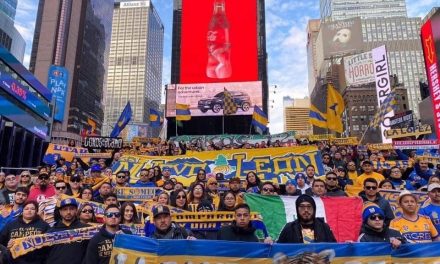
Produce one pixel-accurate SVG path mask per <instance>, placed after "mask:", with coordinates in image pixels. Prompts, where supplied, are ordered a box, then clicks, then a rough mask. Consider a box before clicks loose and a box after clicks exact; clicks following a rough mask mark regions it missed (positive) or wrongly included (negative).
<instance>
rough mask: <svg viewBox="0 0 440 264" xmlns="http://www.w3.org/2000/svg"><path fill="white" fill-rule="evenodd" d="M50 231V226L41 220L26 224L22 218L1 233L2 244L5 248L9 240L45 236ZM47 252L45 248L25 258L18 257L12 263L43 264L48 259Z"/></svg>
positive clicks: (11, 223)
mask: <svg viewBox="0 0 440 264" xmlns="http://www.w3.org/2000/svg"><path fill="white" fill-rule="evenodd" d="M48 229H49V224H47V223H46V222H44V221H43V220H41V219H39V218H38V219H35V220H34V221H32V222H30V223H28V224H26V223H25V222H24V221H23V219H22V218H17V219H16V220H14V221H12V222H10V223H8V224H7V225H6V226H5V228H4V229H3V230H2V232H1V233H0V243H1V244H2V245H4V246H7V245H8V242H9V240H11V239H16V238H22V237H27V236H32V235H39V234H44V233H46V232H47V230H48ZM46 253H47V250H46V249H45V248H42V249H38V250H35V251H32V252H30V253H28V254H26V255H24V256H21V257H18V258H16V259H14V260H12V261H11V263H14V264H42V263H44V259H45V258H46Z"/></svg>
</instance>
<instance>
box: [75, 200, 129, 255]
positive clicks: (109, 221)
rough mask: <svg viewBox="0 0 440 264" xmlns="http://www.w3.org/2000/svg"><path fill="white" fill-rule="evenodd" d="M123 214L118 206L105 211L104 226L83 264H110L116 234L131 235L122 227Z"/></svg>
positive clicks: (92, 242)
mask: <svg viewBox="0 0 440 264" xmlns="http://www.w3.org/2000/svg"><path fill="white" fill-rule="evenodd" d="M120 223H121V213H120V212H119V208H118V207H117V206H116V205H113V204H112V205H109V206H107V208H105V211H104V225H103V226H102V227H101V229H99V232H98V233H97V234H95V235H94V236H93V237H92V239H90V242H89V244H88V246H87V252H86V256H85V257H84V262H83V264H108V263H110V257H111V255H112V250H113V241H114V240H115V235H116V234H123V233H125V234H131V232H130V231H129V230H123V229H121V227H120V225H119V224H120Z"/></svg>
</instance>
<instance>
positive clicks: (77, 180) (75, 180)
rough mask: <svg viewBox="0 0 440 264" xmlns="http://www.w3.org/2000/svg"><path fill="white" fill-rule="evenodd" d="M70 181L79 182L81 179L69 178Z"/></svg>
mask: <svg viewBox="0 0 440 264" xmlns="http://www.w3.org/2000/svg"><path fill="white" fill-rule="evenodd" d="M70 181H71V182H81V179H73V180H70Z"/></svg>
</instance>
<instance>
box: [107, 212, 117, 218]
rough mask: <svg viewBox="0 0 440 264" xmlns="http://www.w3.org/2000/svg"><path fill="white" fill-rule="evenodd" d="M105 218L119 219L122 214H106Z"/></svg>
mask: <svg viewBox="0 0 440 264" xmlns="http://www.w3.org/2000/svg"><path fill="white" fill-rule="evenodd" d="M105 217H108V218H112V217H116V218H119V217H121V213H119V212H114V213H105Z"/></svg>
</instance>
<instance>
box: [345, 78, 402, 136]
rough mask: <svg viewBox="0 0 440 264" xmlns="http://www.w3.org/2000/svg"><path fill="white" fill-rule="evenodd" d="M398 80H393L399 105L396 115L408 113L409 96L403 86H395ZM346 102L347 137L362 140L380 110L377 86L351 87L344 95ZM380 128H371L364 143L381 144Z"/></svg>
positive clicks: (372, 84) (370, 84)
mask: <svg viewBox="0 0 440 264" xmlns="http://www.w3.org/2000/svg"><path fill="white" fill-rule="evenodd" d="M394 80H397V79H396V78H391V83H392V87H393V91H394V92H395V101H396V103H397V106H396V110H395V113H402V112H405V111H408V110H409V109H410V108H409V105H408V95H407V90H406V89H405V88H404V87H403V85H402V84H401V83H400V84H395V81H394ZM342 96H343V98H344V102H345V109H346V111H345V122H344V124H345V133H344V134H345V135H347V136H350V137H358V139H361V138H362V135H363V134H364V132H365V130H367V128H368V125H369V124H370V122H371V120H372V119H373V118H374V115H375V114H376V112H377V109H378V102H377V94H376V84H375V83H374V82H373V83H368V84H365V85H359V86H357V87H355V86H351V87H348V88H347V89H345V91H344V93H343V95H342ZM380 133H381V130H380V128H370V129H368V131H367V132H366V134H365V137H364V141H363V142H368V143H381V142H382V136H381V134H380Z"/></svg>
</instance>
